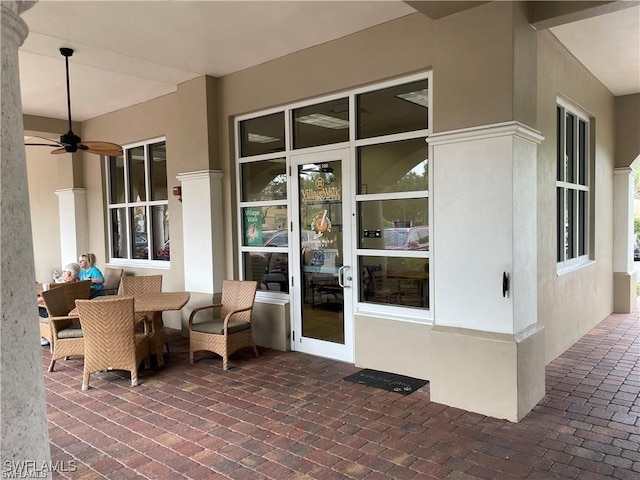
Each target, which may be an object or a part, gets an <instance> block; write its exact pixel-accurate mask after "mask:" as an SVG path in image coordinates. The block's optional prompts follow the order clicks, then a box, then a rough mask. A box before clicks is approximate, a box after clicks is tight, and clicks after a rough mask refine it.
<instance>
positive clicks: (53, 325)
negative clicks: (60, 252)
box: [41, 280, 91, 372]
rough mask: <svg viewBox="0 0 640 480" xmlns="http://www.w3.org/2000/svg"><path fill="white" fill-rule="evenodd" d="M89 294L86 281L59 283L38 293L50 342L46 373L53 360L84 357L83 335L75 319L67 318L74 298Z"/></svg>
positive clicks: (86, 297)
mask: <svg viewBox="0 0 640 480" xmlns="http://www.w3.org/2000/svg"><path fill="white" fill-rule="evenodd" d="M90 294H91V281H90V280H85V281H83V282H69V283H63V284H60V285H59V286H58V287H56V288H52V289H50V290H47V291H46V292H42V299H43V300H44V304H45V308H46V309H47V313H48V314H49V318H48V320H49V328H50V339H48V340H49V342H50V343H51V363H50V364H49V372H53V369H54V367H55V364H56V360H58V359H60V358H66V357H71V356H82V355H84V340H83V333H82V329H81V328H80V324H79V322H78V317H75V316H69V312H70V311H71V310H73V309H74V308H75V301H76V300H77V299H88V298H89V296H90ZM41 333H42V332H41ZM45 338H46V337H45Z"/></svg>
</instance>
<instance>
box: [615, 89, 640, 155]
mask: <svg viewBox="0 0 640 480" xmlns="http://www.w3.org/2000/svg"><path fill="white" fill-rule="evenodd" d="M638 132H640V93H636V94H635V95H624V96H622V97H616V167H630V166H632V163H633V162H634V161H635V160H637V159H638V157H639V156H640V133H638Z"/></svg>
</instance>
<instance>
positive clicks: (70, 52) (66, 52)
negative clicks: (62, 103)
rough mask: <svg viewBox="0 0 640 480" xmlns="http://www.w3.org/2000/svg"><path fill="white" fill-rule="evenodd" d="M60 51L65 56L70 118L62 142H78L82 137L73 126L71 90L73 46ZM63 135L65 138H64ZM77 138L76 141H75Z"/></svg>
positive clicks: (68, 113) (61, 138)
mask: <svg viewBox="0 0 640 480" xmlns="http://www.w3.org/2000/svg"><path fill="white" fill-rule="evenodd" d="M60 53H61V54H62V56H63V57H64V64H65V69H66V72H67V115H68V119H69V132H68V133H67V134H66V135H63V136H62V137H60V143H65V144H66V143H72V144H73V143H78V142H79V141H80V137H78V136H77V135H75V134H74V133H73V128H71V90H70V88H69V57H70V56H72V55H73V48H67V47H62V48H60ZM63 137H65V138H64V140H63ZM74 140H75V141H74Z"/></svg>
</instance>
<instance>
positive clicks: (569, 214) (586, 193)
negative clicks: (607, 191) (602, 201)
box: [556, 100, 591, 271]
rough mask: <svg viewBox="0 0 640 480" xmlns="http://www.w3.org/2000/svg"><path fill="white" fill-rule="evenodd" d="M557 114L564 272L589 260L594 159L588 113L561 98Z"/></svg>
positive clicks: (560, 244) (560, 247)
mask: <svg viewBox="0 0 640 480" xmlns="http://www.w3.org/2000/svg"><path fill="white" fill-rule="evenodd" d="M556 114H557V132H556V133H557V135H556V136H557V151H556V154H557V171H556V201H557V248H556V251H557V261H558V270H559V271H561V270H564V269H567V268H572V267H575V266H577V265H579V264H581V263H583V262H586V261H588V259H589V237H590V235H589V230H590V225H589V208H590V193H591V190H590V185H589V183H590V182H589V176H590V175H589V173H590V169H591V158H590V152H589V150H590V148H589V147H590V144H589V118H588V117H587V115H585V114H584V113H582V112H580V111H579V110H578V109H576V108H575V107H572V106H571V105H569V104H568V103H566V102H563V101H560V100H558V105H557V107H556Z"/></svg>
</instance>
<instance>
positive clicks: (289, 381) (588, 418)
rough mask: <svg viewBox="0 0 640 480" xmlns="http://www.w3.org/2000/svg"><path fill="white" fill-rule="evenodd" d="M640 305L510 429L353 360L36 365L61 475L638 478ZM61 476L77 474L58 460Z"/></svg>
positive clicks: (604, 332)
mask: <svg viewBox="0 0 640 480" xmlns="http://www.w3.org/2000/svg"><path fill="white" fill-rule="evenodd" d="M639 330H640V328H639V321H638V313H637V312H636V313H633V314H631V315H611V316H610V317H608V318H607V319H605V320H604V321H602V322H601V323H600V324H599V325H598V326H597V327H596V328H594V329H593V330H592V331H591V332H589V333H588V334H587V335H585V336H584V337H583V338H582V339H581V340H580V341H579V342H577V343H576V344H575V345H574V346H573V347H571V348H570V349H569V350H567V352H565V354H563V355H562V356H561V357H559V358H558V359H556V360H555V361H553V362H551V363H550V364H549V365H548V366H547V376H546V382H547V394H546V396H545V398H544V399H543V400H542V401H541V402H540V404H539V405H537V406H536V407H535V408H534V409H533V411H532V412H531V413H530V414H529V415H528V416H527V417H526V418H524V419H523V420H522V421H521V422H519V423H517V424H514V423H510V422H507V421H505V420H499V419H495V418H490V417H485V416H482V415H478V414H475V413H470V412H466V411H464V410H460V409H456V408H451V407H447V406H445V405H441V404H436V403H432V402H431V401H430V398H429V386H428V385H427V386H425V387H424V388H422V389H421V390H419V391H417V392H414V393H412V394H411V395H408V396H402V395H398V394H395V393H390V392H385V391H382V390H378V389H373V388H369V387H366V386H362V385H357V384H353V383H350V382H346V381H344V380H343V378H344V377H345V376H347V375H349V374H351V373H354V372H355V371H357V370H358V369H357V368H356V367H354V366H353V365H348V364H344V363H340V362H334V361H330V360H327V359H322V358H315V357H312V356H309V355H304V354H300V353H282V352H276V351H273V350H261V355H260V358H258V359H256V358H254V357H253V355H252V353H251V352H250V351H247V352H238V353H237V354H236V355H234V356H233V357H232V360H231V361H230V366H231V368H230V370H228V371H227V372H224V371H223V370H222V368H221V361H220V359H219V358H218V359H214V358H211V359H203V360H201V361H199V362H197V363H196V364H195V365H189V362H188V340H187V339H185V338H183V337H182V336H181V334H180V332H176V331H169V342H170V344H171V355H170V356H169V357H168V361H167V365H166V366H165V367H164V368H162V369H159V370H150V371H143V372H142V373H141V375H140V377H141V378H140V379H141V384H140V385H139V386H138V387H135V388H131V387H130V386H129V376H128V374H127V373H123V372H103V373H100V374H96V375H94V376H93V377H92V380H91V387H92V388H91V389H89V390H88V391H86V392H82V391H81V390H80V385H81V378H82V360H81V359H74V358H72V359H69V360H67V361H59V362H58V364H57V365H56V367H57V368H56V371H55V372H53V373H46V367H47V365H48V364H49V353H48V350H47V349H46V348H43V350H42V351H43V374H44V376H45V383H46V389H47V401H48V424H49V438H50V442H51V454H52V460H53V462H54V464H56V462H57V465H59V466H60V470H65V468H64V467H69V466H73V465H75V467H73V469H75V471H60V472H56V473H55V474H54V478H69V479H78V478H83V479H84V478H86V479H93V478H95V479H99V478H109V479H129V478H131V479H136V478H137V479H147V478H149V479H151V478H154V479H177V478H185V479H194V480H195V479H218V478H220V479H225V478H228V479H235V480H242V479H251V480H253V479H267V480H270V479H273V480H282V479H293V480H322V479H330V480H339V479H366V480H377V479H385V478H393V479H410V480H417V479H420V480H422V479H447V480H454V479H460V480H470V479H536V480H537V479H541V480H543V479H580V480H582V479H605V478H608V479H631V478H633V479H637V478H640V453H639V451H640V400H639V397H638V395H639V394H640V365H639V357H640V339H639V335H640V333H639ZM66 470H72V469H71V468H66Z"/></svg>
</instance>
